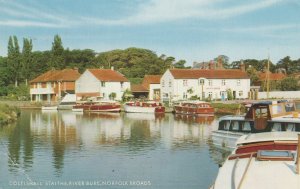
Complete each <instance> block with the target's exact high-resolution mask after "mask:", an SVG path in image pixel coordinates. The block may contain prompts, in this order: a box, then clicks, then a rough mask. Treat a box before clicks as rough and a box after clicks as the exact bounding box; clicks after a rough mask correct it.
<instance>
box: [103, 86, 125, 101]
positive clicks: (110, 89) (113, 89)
mask: <svg viewBox="0 0 300 189" xmlns="http://www.w3.org/2000/svg"><path fill="white" fill-rule="evenodd" d="M126 89H128V90H130V83H129V82H123V86H122V85H121V82H105V87H101V89H100V90H101V95H102V96H103V99H105V100H109V95H110V94H111V93H116V98H115V100H122V96H123V93H124V91H125V90H126Z"/></svg>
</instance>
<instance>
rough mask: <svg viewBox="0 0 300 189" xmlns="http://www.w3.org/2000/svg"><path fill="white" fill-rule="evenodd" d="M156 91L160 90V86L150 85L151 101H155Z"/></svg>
mask: <svg viewBox="0 0 300 189" xmlns="http://www.w3.org/2000/svg"><path fill="white" fill-rule="evenodd" d="M154 90H160V84H150V85H149V100H154Z"/></svg>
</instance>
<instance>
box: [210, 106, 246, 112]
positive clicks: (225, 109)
mask: <svg viewBox="0 0 300 189" xmlns="http://www.w3.org/2000/svg"><path fill="white" fill-rule="evenodd" d="M211 106H212V107H214V108H215V112H216V113H220V114H237V113H239V112H242V113H243V112H245V106H243V105H241V104H223V103H211Z"/></svg>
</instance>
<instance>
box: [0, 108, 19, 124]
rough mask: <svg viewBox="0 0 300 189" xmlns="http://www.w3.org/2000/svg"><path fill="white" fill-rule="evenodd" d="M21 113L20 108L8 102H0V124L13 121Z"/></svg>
mask: <svg viewBox="0 0 300 189" xmlns="http://www.w3.org/2000/svg"><path fill="white" fill-rule="evenodd" d="M19 115H20V109H19V108H17V107H14V106H9V105H7V104H0V125H4V124H8V123H12V122H14V121H16V120H17V118H18V116H19Z"/></svg>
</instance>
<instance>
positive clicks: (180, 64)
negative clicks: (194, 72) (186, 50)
mask: <svg viewBox="0 0 300 189" xmlns="http://www.w3.org/2000/svg"><path fill="white" fill-rule="evenodd" d="M185 63H186V61H185V60H179V61H178V62H176V63H174V64H173V66H174V68H178V69H184V68H186V67H185V66H184V65H185Z"/></svg>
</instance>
